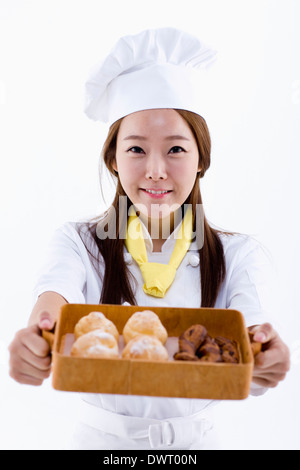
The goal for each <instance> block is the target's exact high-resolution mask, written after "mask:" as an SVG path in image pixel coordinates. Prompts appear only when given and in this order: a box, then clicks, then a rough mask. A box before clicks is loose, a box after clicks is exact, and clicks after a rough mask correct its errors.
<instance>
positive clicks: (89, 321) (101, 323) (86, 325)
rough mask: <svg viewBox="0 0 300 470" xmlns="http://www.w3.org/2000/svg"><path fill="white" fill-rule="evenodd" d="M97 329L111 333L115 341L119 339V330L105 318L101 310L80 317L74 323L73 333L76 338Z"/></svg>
mask: <svg viewBox="0 0 300 470" xmlns="http://www.w3.org/2000/svg"><path fill="white" fill-rule="evenodd" d="M99 329H101V330H103V331H106V332H107V333H110V334H112V335H113V336H114V337H115V338H116V341H119V332H118V330H117V327H116V326H115V324H114V323H113V322H112V321H110V320H109V319H108V318H106V316H105V315H104V314H103V313H102V312H91V313H89V314H88V315H86V316H84V317H82V318H81V319H80V320H79V322H78V323H77V324H76V325H75V328H74V335H75V338H76V339H77V338H79V337H80V336H82V335H84V334H86V333H89V332H90V331H93V330H99Z"/></svg>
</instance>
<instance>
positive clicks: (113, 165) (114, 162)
mask: <svg viewBox="0 0 300 470" xmlns="http://www.w3.org/2000/svg"><path fill="white" fill-rule="evenodd" d="M112 167H113V169H114V170H115V172H116V173H118V166H117V162H116V160H115V159H114V160H113V162H112Z"/></svg>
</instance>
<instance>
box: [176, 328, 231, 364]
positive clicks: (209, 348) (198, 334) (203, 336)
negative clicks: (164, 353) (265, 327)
mask: <svg viewBox="0 0 300 470" xmlns="http://www.w3.org/2000/svg"><path fill="white" fill-rule="evenodd" d="M178 344H179V351H178V352H176V353H175V354H174V359H176V360H181V361H202V362H213V363H215V362H226V363H232V364H237V363H238V362H239V352H238V346H237V343H236V342H235V341H232V340H230V339H228V338H224V337H222V336H217V337H215V338H212V337H211V336H209V335H208V334H207V330H206V328H205V327H204V326H202V325H192V326H190V327H189V328H188V329H187V330H186V331H184V332H183V333H182V334H181V335H180V337H179V340H178Z"/></svg>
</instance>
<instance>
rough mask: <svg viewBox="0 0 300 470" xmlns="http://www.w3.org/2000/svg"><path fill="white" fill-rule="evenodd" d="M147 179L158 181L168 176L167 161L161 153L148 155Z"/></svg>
mask: <svg viewBox="0 0 300 470" xmlns="http://www.w3.org/2000/svg"><path fill="white" fill-rule="evenodd" d="M145 176H146V179H150V180H153V181H158V180H160V179H166V178H167V169H166V162H165V160H164V158H163V157H162V156H160V155H148V158H147V167H146V175H145Z"/></svg>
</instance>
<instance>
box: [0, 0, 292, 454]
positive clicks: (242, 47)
mask: <svg viewBox="0 0 300 470" xmlns="http://www.w3.org/2000/svg"><path fill="white" fill-rule="evenodd" d="M299 6H300V2H299V1H297V0H294V1H293V0H271V1H266V0H259V1H258V0H251V1H250V0H249V1H248V0H227V1H222V0H220V1H218V0H186V1H184V2H183V1H182V0H179V1H178V0H163V1H162V0H151V1H149V2H148V1H147V2H146V1H141V0H138V1H135V0H126V1H120V0H114V1H111V2H104V1H101V0H98V1H97V0H51V1H50V0H32V1H30V0H24V1H22V0H19V1H18V0H0V155H1V170H0V178H1V181H0V201H1V214H0V220H1V245H0V260H1V263H0V266H1V282H0V286H1V312H0V315H1V329H0V381H1V388H0V448H2V449H61V448H64V446H65V444H66V442H67V440H68V437H69V435H70V432H71V430H72V426H73V424H74V421H75V419H76V405H77V396H76V395H74V394H71V393H63V392H57V391H54V390H53V389H52V387H51V381H50V380H48V381H46V382H45V383H44V385H43V386H42V387H38V388H34V387H31V386H23V385H19V384H17V383H15V382H14V381H13V380H12V379H10V378H9V376H8V353H7V347H8V344H9V342H10V341H11V340H12V338H13V336H14V334H15V332H16V331H17V330H18V329H20V328H22V327H24V326H26V323H27V320H28V317H29V314H30V311H31V308H32V289H33V286H34V281H35V276H36V273H37V270H38V268H39V263H40V260H41V256H42V254H43V251H44V249H45V247H46V246H47V242H48V240H49V237H50V236H51V235H52V233H53V231H54V229H55V228H56V227H57V226H59V225H61V224H62V223H64V222H66V221H68V220H78V219H82V218H88V217H92V216H95V215H97V214H99V213H101V212H102V210H103V209H104V207H105V204H104V203H103V202H102V200H101V192H100V188H99V178H98V159H99V155H100V151H101V147H102V144H103V142H104V138H105V134H106V131H107V129H106V127H105V126H103V125H101V124H99V123H98V124H96V123H94V122H92V121H89V120H88V119H87V118H86V117H85V115H84V114H83V111H82V109H83V88H84V81H85V79H86V77H87V75H88V72H89V69H90V68H91V67H92V66H93V65H94V64H95V63H96V62H98V60H99V59H100V58H102V57H103V55H104V54H106V52H108V51H109V50H110V49H111V47H112V46H113V45H114V43H115V41H116V40H117V39H118V38H119V37H120V36H122V35H124V34H132V33H137V32H139V31H141V30H142V29H145V28H148V27H150V28H152V27H159V26H174V27H179V28H181V29H184V30H186V31H188V32H190V33H194V34H196V35H197V36H198V37H199V38H201V39H202V40H204V41H205V42H206V43H208V44H210V45H211V46H213V47H214V48H215V49H217V50H218V51H219V59H218V64H217V65H216V69H215V70H216V71H215V78H214V80H213V81H212V84H213V86H214V94H215V101H214V103H213V104H212V109H211V115H210V116H209V117H207V122H208V125H209V128H210V131H211V137H212V142H213V151H212V165H211V168H210V170H209V171H208V172H207V175H206V177H205V179H204V181H203V182H202V193H203V199H204V207H205V210H206V213H207V216H208V219H209V220H210V221H211V222H213V223H214V224H216V225H217V226H220V227H222V228H225V229H229V230H236V231H239V232H245V233H249V234H252V235H254V236H255V237H256V238H257V239H258V240H260V241H261V242H262V243H264V244H265V246H266V247H267V248H268V250H269V251H270V252H271V255H272V259H273V262H274V268H275V274H276V278H277V282H276V283H275V284H274V288H273V294H274V297H273V300H274V311H273V314H274V322H275V323H279V324H281V326H282V330H281V333H282V336H283V338H284V339H285V340H286V342H287V343H288V345H289V347H290V349H291V353H292V368H291V371H290V373H289V374H288V376H287V379H286V380H285V381H284V382H283V383H281V384H280V385H279V386H278V387H277V388H276V389H272V390H270V391H269V392H268V393H267V394H266V395H264V396H262V397H258V398H254V397H253V398H249V399H247V400H243V401H238V402H236V401H234V402H224V403H222V404H221V405H220V406H218V408H217V411H216V422H217V426H218V428H219V432H220V436H221V442H222V445H223V447H224V448H225V449H299V448H300V445H299V444H300V424H299V423H300V407H299V396H300V380H299V372H300V315H299V313H300V312H299V302H298V292H299V262H300V259H299V234H300V233H299V221H298V220H299V215H298V214H299V209H298V205H299V174H300V165H299V159H300V144H299V129H300V125H299V124H300V60H299V57H300V51H299V49H300V48H299V45H300V34H299V30H300V28H299V18H300V8H299ZM106 187H107V194H108V201H109V200H110V197H111V194H112V193H111V189H110V186H109V185H107V186H106Z"/></svg>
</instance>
